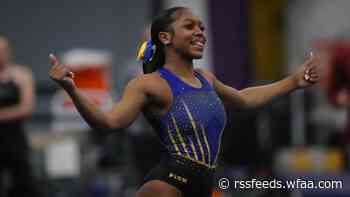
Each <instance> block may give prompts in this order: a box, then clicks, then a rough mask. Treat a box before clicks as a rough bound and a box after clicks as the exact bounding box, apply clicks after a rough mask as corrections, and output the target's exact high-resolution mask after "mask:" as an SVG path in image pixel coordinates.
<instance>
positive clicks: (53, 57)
mask: <svg viewBox="0 0 350 197" xmlns="http://www.w3.org/2000/svg"><path fill="white" fill-rule="evenodd" d="M49 58H50V60H51V65H59V64H60V62H59V61H58V59H57V57H56V56H55V55H54V54H52V53H50V55H49Z"/></svg>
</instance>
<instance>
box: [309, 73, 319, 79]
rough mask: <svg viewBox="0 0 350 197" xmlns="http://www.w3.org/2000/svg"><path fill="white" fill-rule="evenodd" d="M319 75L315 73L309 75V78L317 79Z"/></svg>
mask: <svg viewBox="0 0 350 197" xmlns="http://www.w3.org/2000/svg"><path fill="white" fill-rule="evenodd" d="M318 76H319V75H318V74H316V73H312V74H310V77H311V78H316V77H318Z"/></svg>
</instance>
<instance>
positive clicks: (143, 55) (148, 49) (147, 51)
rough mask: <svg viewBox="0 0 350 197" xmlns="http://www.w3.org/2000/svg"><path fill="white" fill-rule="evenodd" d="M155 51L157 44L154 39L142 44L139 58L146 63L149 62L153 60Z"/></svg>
mask: <svg viewBox="0 0 350 197" xmlns="http://www.w3.org/2000/svg"><path fill="white" fill-rule="evenodd" d="M155 52H156V45H154V44H153V43H152V40H149V41H147V42H144V43H143V44H142V45H141V47H140V49H139V52H138V54H137V59H138V60H142V61H143V63H145V64H148V63H150V62H151V61H152V59H153V56H154V54H155Z"/></svg>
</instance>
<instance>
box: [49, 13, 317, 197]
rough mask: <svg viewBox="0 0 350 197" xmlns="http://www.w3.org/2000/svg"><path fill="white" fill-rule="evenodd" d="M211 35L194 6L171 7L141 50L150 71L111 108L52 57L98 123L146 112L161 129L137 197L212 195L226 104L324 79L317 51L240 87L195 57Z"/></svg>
mask: <svg viewBox="0 0 350 197" xmlns="http://www.w3.org/2000/svg"><path fill="white" fill-rule="evenodd" d="M204 32H205V28H204V27H203V24H202V22H201V21H200V19H199V18H198V17H196V16H194V15H193V13H192V11H191V10H190V9H188V8H185V7H174V8H170V9H167V10H165V11H163V12H162V13H161V14H160V15H159V16H158V17H156V18H155V19H154V21H153V23H152V27H151V40H150V41H148V42H147V43H145V44H144V45H143V46H142V47H141V49H140V51H139V55H138V56H139V58H140V59H142V60H143V69H144V73H145V74H144V75H141V76H139V77H136V78H135V79H133V80H131V81H130V82H129V83H128V85H127V86H126V87H125V89H124V93H123V96H122V98H121V100H120V101H119V102H118V103H116V104H115V105H114V106H113V108H112V109H111V110H110V111H108V112H103V111H101V110H100V109H98V108H97V107H96V106H95V105H94V104H93V103H92V102H91V101H89V100H88V99H87V98H86V97H85V96H83V95H82V94H81V93H80V92H79V90H78V89H77V88H76V86H75V85H74V80H73V73H72V72H70V71H69V69H68V68H67V67H66V66H65V65H62V64H60V63H59V61H58V60H57V58H56V57H55V56H54V55H52V54H51V55H50V59H51V64H52V65H53V67H52V68H51V70H50V73H49V74H50V77H51V78H52V79H53V80H54V81H56V82H57V83H58V85H60V86H61V87H62V88H64V89H65V90H66V91H67V93H68V94H69V95H70V97H71V98H72V100H73V102H74V104H75V106H76V107H77V109H78V111H79V112H80V114H81V115H82V116H83V118H84V119H85V120H86V122H87V123H88V124H89V125H90V126H91V127H94V128H96V129H100V130H105V129H108V130H110V131H116V130H118V129H120V128H124V127H127V126H128V125H130V124H131V123H132V121H133V120H135V118H136V117H137V116H138V115H139V114H140V112H142V113H143V114H144V115H145V117H146V118H147V120H148V121H149V123H150V124H151V125H152V126H153V128H154V129H155V131H156V132H157V134H158V136H159V138H160V141H161V142H162V144H163V146H164V147H165V149H166V150H167V153H166V155H165V156H164V157H163V159H162V161H161V162H160V164H159V165H158V166H157V167H155V168H154V169H153V170H152V171H151V172H150V173H149V175H147V176H146V178H145V183H144V184H143V185H142V187H141V188H140V189H139V191H138V192H137V197H180V196H184V197H186V196H191V197H192V196H201V197H209V196H211V193H212V188H213V187H214V183H213V176H214V172H215V168H216V164H217V159H218V155H219V151H220V142H221V136H222V131H223V129H224V127H225V122H226V114H225V108H224V106H225V107H231V106H235V107H242V108H251V107H257V106H261V105H264V104H266V103H268V102H269V101H271V99H273V98H275V97H278V96H280V95H283V94H286V93H290V92H291V91H293V90H296V89H299V88H305V87H308V86H310V85H312V84H314V83H315V82H317V81H318V79H319V75H318V71H317V61H316V58H315V57H313V56H311V57H310V58H309V59H308V60H307V61H306V62H305V63H303V64H302V65H301V66H300V67H299V69H298V70H297V72H295V74H292V75H290V76H288V77H286V78H285V79H283V80H281V81H278V82H275V83H272V84H269V85H264V86H259V87H252V88H247V89H243V90H240V91H238V90H235V89H234V88H231V87H229V86H227V85H225V84H223V83H222V82H220V81H219V80H218V79H217V78H216V77H215V76H214V75H213V74H212V73H211V72H209V71H207V70H203V69H194V68H193V60H194V59H199V58H201V57H202V54H203V50H204V46H205V43H206V37H205V34H204Z"/></svg>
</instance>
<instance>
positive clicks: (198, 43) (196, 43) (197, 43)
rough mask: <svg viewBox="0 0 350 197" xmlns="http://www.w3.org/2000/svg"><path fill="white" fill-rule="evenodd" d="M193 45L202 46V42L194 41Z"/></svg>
mask: <svg viewBox="0 0 350 197" xmlns="http://www.w3.org/2000/svg"><path fill="white" fill-rule="evenodd" d="M194 45H196V46H198V47H201V48H202V47H204V44H203V43H202V42H195V43H194Z"/></svg>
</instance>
